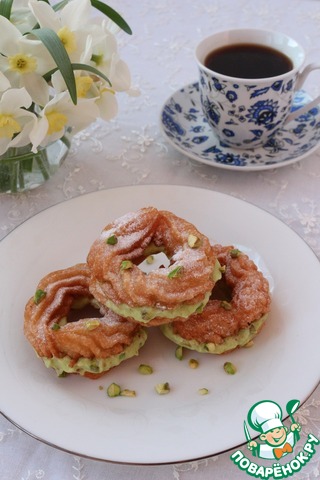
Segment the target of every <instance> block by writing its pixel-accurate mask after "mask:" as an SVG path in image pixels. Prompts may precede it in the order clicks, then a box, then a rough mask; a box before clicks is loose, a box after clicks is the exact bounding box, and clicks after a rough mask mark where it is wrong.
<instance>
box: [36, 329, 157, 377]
mask: <svg viewBox="0 0 320 480" xmlns="http://www.w3.org/2000/svg"><path fill="white" fill-rule="evenodd" d="M146 340H147V332H146V331H145V330H144V329H141V330H140V331H139V333H138V334H137V335H136V336H135V337H134V339H133V341H132V343H131V344H130V345H129V346H127V347H126V348H125V349H124V350H123V351H122V352H121V353H119V354H117V355H112V356H111V357H108V358H85V357H80V358H79V359H78V360H77V362H76V363H74V364H73V361H74V360H72V358H70V357H69V356H68V355H66V356H65V357H62V358H59V357H51V358H48V357H41V358H42V360H43V362H44V364H45V366H46V367H47V368H54V369H55V371H56V373H57V375H58V376H63V375H65V374H66V373H78V374H80V375H84V374H85V373H86V372H90V373H102V372H106V371H108V370H110V368H112V367H116V366H117V365H119V364H120V363H121V362H123V361H124V360H127V359H128V358H131V357H133V356H135V355H138V353H139V349H140V348H141V347H142V346H143V345H144V343H145V341H146ZM71 365H72V366H71Z"/></svg>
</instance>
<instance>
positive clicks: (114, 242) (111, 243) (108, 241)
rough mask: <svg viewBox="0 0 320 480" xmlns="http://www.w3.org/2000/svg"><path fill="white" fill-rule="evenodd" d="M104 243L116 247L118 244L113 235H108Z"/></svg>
mask: <svg viewBox="0 0 320 480" xmlns="http://www.w3.org/2000/svg"><path fill="white" fill-rule="evenodd" d="M106 243H107V244H108V245H116V244H117V243H118V239H117V237H116V236H115V235H110V237H108V238H107V240H106Z"/></svg>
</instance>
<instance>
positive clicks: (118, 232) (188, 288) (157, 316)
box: [87, 207, 215, 325]
mask: <svg viewBox="0 0 320 480" xmlns="http://www.w3.org/2000/svg"><path fill="white" fill-rule="evenodd" d="M190 239H191V241H190ZM109 242H110V243H112V244H110V243H109ZM193 243H194V244H193ZM159 251H164V253H165V254H166V255H167V257H168V258H169V259H170V265H169V267H163V268H158V269H155V270H153V271H151V272H149V273H148V274H146V273H144V272H143V271H142V270H141V269H140V268H139V267H138V265H139V263H140V262H141V261H142V260H143V259H144V258H146V257H147V256H148V255H149V254H151V253H156V252H159ZM87 262H88V265H89V268H90V270H91V273H92V280H91V284H90V290H91V293H92V294H93V295H94V297H95V298H97V299H98V301H99V302H100V303H101V304H103V305H106V306H108V307H109V308H111V309H112V310H114V311H116V312H117V313H119V314H121V315H123V316H126V317H130V318H133V319H134V320H136V321H138V322H141V323H144V324H148V325H159V324H161V323H164V322H169V321H171V319H172V318H175V317H177V316H179V317H184V318H186V317H187V316H189V315H190V314H191V313H194V312H195V311H196V310H197V309H198V308H199V307H201V308H202V307H203V306H204V305H205V303H206V302H207V301H208V299H209V296H210V292H211V290H212V288H213V286H214V279H213V270H214V265H215V255H214V252H213V251H212V249H211V246H210V242H209V240H208V238H207V237H206V236H205V235H203V234H202V233H200V232H199V231H198V230H197V229H196V227H195V226H194V225H192V224H191V223H189V222H187V221H186V220H184V219H182V218H179V217H177V216H176V215H174V214H173V213H171V212H168V211H161V210H157V209H156V208H153V207H148V208H142V209H140V210H138V211H137V212H133V213H128V214H126V215H124V216H122V217H120V218H118V219H117V220H115V221H114V222H112V223H110V224H108V225H107V226H106V227H105V228H104V230H103V231H102V233H101V235H100V237H99V238H98V239H97V240H96V241H95V242H94V243H93V245H92V246H91V249H90V251H89V254H88V257H87ZM125 264H126V265H127V266H129V268H127V269H126V268H123V266H124V265H125ZM180 307H183V309H184V311H182V309H181V308H180ZM185 307H188V308H187V309H186V308H185ZM177 308H178V309H180V310H179V311H177V310H176V309H177Z"/></svg>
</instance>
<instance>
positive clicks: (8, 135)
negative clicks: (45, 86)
mask: <svg viewBox="0 0 320 480" xmlns="http://www.w3.org/2000/svg"><path fill="white" fill-rule="evenodd" d="M31 103H32V99H31V97H30V95H29V94H28V92H27V91H26V89H25V88H19V89H17V88H10V89H9V90H6V91H5V92H4V93H3V94H2V97H1V99H0V155H2V154H3V153H5V152H6V151H7V149H8V148H10V147H22V146H24V145H28V143H30V139H29V134H30V132H31V130H32V129H33V128H34V125H35V123H36V121H37V117H36V116H35V114H34V113H31V112H29V111H28V110H25V109H26V108H29V107H30V105H31Z"/></svg>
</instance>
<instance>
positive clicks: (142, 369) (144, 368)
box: [138, 363, 153, 375]
mask: <svg viewBox="0 0 320 480" xmlns="http://www.w3.org/2000/svg"><path fill="white" fill-rule="evenodd" d="M138 371H139V373H141V375H151V374H152V373H153V368H152V367H151V366H150V365H146V364H145V363H141V365H139V367H138Z"/></svg>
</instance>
